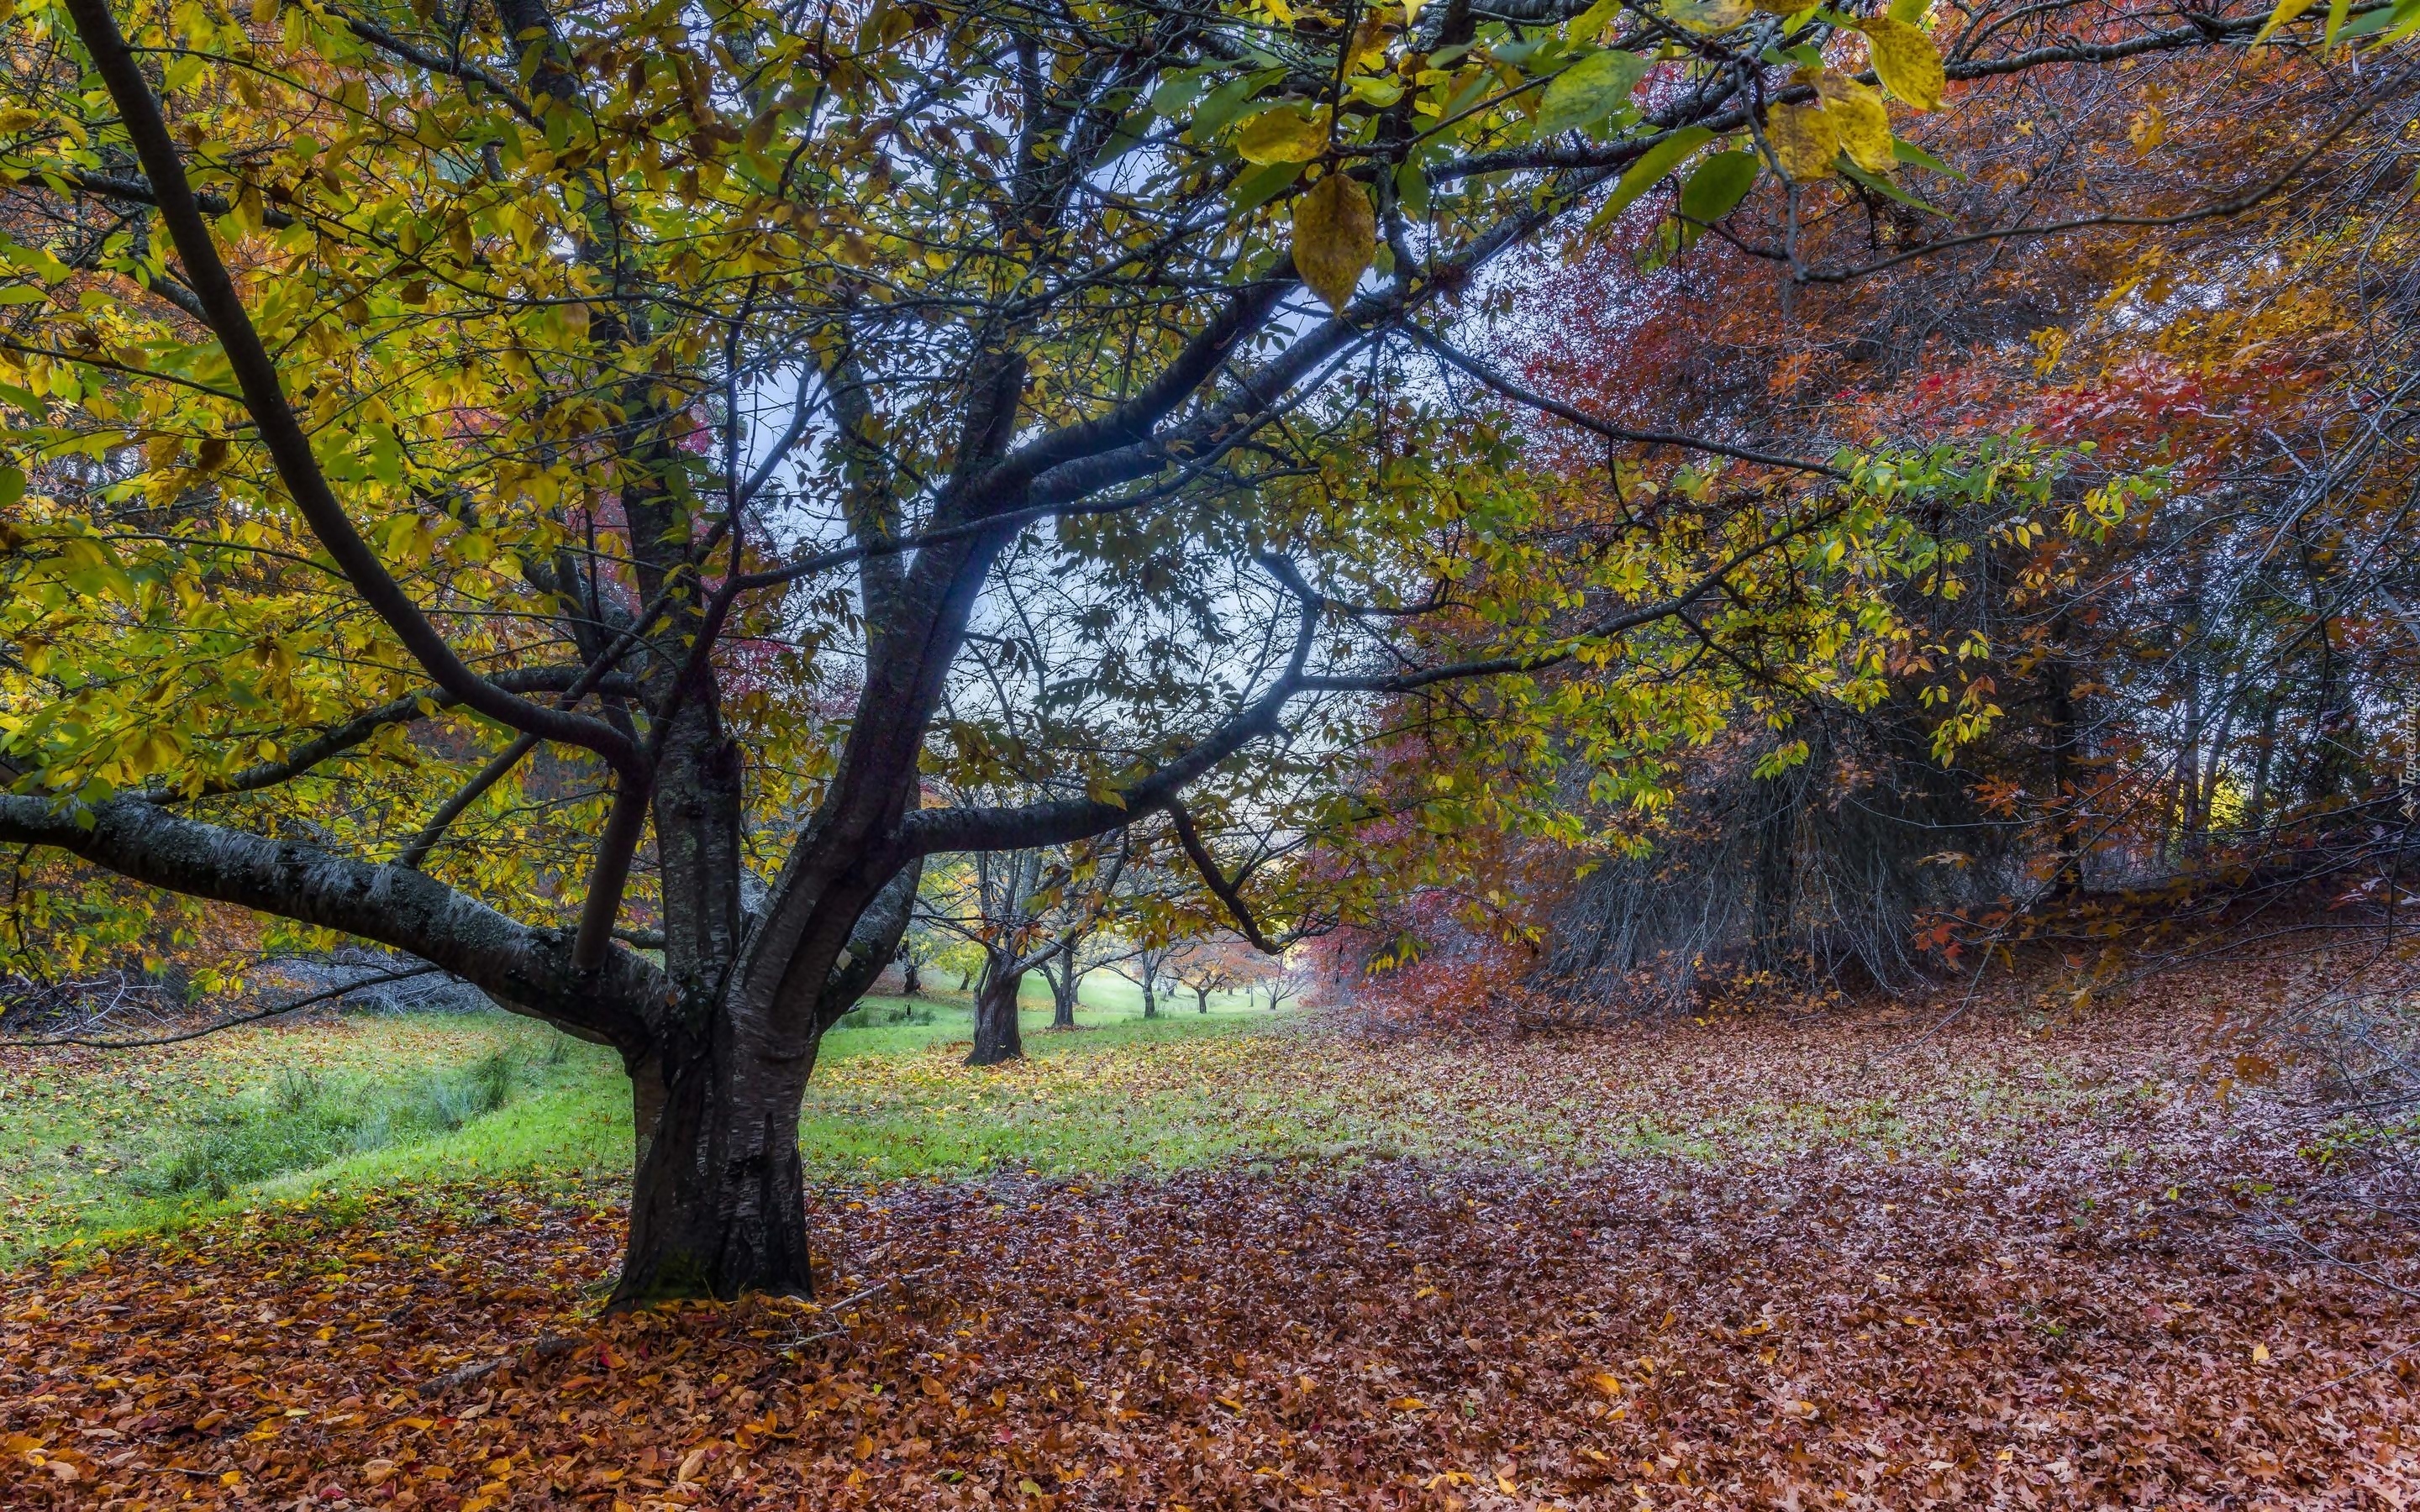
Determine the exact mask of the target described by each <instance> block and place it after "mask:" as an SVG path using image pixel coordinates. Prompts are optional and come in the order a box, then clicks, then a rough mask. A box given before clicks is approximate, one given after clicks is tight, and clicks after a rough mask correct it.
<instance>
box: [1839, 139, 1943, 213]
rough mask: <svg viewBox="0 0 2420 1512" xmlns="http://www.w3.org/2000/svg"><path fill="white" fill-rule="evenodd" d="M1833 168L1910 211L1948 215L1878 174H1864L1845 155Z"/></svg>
mask: <svg viewBox="0 0 2420 1512" xmlns="http://www.w3.org/2000/svg"><path fill="white" fill-rule="evenodd" d="M1833 166H1834V167H1836V168H1838V169H1839V170H1840V172H1841V173H1842V174H1844V175H1846V176H1847V177H1849V178H1851V179H1853V180H1854V181H1855V182H1857V183H1860V184H1863V185H1864V186H1865V187H1866V188H1868V189H1870V190H1872V191H1873V192H1874V193H1877V194H1880V195H1882V196H1883V197H1884V198H1885V199H1895V200H1897V201H1899V202H1900V204H1902V205H1905V206H1907V207H1909V208H1912V209H1919V210H1922V211H1923V212H1924V213H1925V214H1927V215H1940V216H1947V214H1948V213H1949V212H1948V211H1947V210H1945V209H1941V208H1938V207H1935V206H1931V205H1927V204H1926V203H1925V202H1924V201H1922V200H1920V199H1918V198H1916V196H1915V195H1914V194H1911V193H1908V192H1907V191H1906V190H1904V189H1901V188H1900V187H1899V185H1897V184H1894V183H1892V182H1891V181H1890V180H1889V179H1887V178H1885V177H1883V176H1882V175H1880V174H1875V173H1868V172H1866V170H1864V169H1863V168H1860V167H1858V166H1857V165H1856V164H1855V163H1854V162H1850V161H1849V160H1848V158H1847V156H1846V155H1845V154H1844V155H1843V156H1842V157H1841V159H1840V161H1839V162H1836V163H1834V164H1833Z"/></svg>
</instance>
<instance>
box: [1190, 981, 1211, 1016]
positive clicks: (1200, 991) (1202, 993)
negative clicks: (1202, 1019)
mask: <svg viewBox="0 0 2420 1512" xmlns="http://www.w3.org/2000/svg"><path fill="white" fill-rule="evenodd" d="M1193 1011H1195V1012H1196V1013H1207V1012H1209V1011H1210V989H1209V988H1207V987H1196V988H1194V989H1193Z"/></svg>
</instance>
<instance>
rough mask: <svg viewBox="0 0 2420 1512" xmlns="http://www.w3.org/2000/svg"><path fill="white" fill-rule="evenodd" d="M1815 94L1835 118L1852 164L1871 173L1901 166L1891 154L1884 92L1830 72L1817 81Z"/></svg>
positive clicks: (1828, 113)
mask: <svg viewBox="0 0 2420 1512" xmlns="http://www.w3.org/2000/svg"><path fill="white" fill-rule="evenodd" d="M1815 92H1816V93H1817V94H1819V95H1821V96H1823V114H1824V115H1826V116H1831V117H1832V127H1833V130H1834V131H1837V132H1838V133H1839V137H1840V150H1841V151H1843V152H1846V153H1847V154H1848V155H1849V161H1850V162H1854V163H1855V164H1856V165H1857V166H1858V167H1860V168H1863V169H1864V170H1866V172H1868V173H1888V172H1890V171H1891V170H1892V169H1893V168H1896V167H1897V166H1899V159H1898V157H1897V156H1896V155H1894V154H1893V153H1892V151H1891V131H1890V111H1889V110H1888V109H1887V108H1885V106H1884V104H1883V97H1882V91H1880V90H1878V89H1869V88H1867V87H1866V86H1865V85H1861V84H1859V83H1858V82H1857V81H1856V80H1854V79H1852V78H1849V77H1847V76H1845V75H1842V74H1838V73H1832V72H1829V71H1826V72H1825V73H1824V74H1823V75H1822V76H1821V77H1820V78H1818V79H1817V80H1816V81H1815Z"/></svg>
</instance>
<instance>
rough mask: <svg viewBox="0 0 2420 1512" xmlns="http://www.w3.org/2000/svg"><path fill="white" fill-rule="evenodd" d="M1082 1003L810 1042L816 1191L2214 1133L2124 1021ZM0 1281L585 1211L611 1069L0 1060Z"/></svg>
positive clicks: (1700, 1159) (447, 1051) (2071, 1146)
mask: <svg viewBox="0 0 2420 1512" xmlns="http://www.w3.org/2000/svg"><path fill="white" fill-rule="evenodd" d="M1096 985H1097V988H1098V997H1097V1000H1089V1001H1088V1002H1087V1004H1086V1006H1085V1008H1084V1009H1083V1011H1081V1013H1080V1016H1079V1027H1078V1029H1077V1030H1076V1031H1075V1032H1072V1033H1061V1032H1053V1031H1051V1030H1050V1029H1049V1028H1048V1027H1047V1025H1048V1018H1049V1011H1048V1005H1047V997H1045V996H1043V995H1036V996H1035V997H1034V998H1033V999H1031V1000H1029V1002H1028V1004H1027V1011H1026V1022H1025V1028H1026V1033H1027V1049H1028V1052H1029V1058H1028V1059H1027V1060H1025V1061H1023V1062H1021V1063H1017V1064H1014V1065H1010V1066H1006V1067H1001V1068H995V1069H991V1070H976V1069H973V1068H970V1067H967V1066H965V1065H963V1064H962V1063H961V1059H962V1056H963V1053H964V1052H963V1046H964V1045H965V1043H966V1042H967V1041H968V1040H969V1038H970V1033H971V1023H970V1014H969V1012H968V1011H967V1009H966V1008H965V1007H964V1006H963V1005H961V1004H958V1003H954V1002H950V1001H946V1000H939V999H916V1000H912V1001H911V1000H906V999H877V1000H875V1001H873V1002H870V1003H869V1004H868V1005H867V1006H866V1007H865V1008H864V1009H862V1010H861V1011H860V1012H859V1013H857V1014H854V1015H852V1017H851V1019H850V1020H848V1021H845V1023H844V1026H841V1027H838V1028H836V1029H834V1030H833V1031H832V1032H831V1034H830V1036H829V1037H828V1038H827V1040H826V1041H825V1046H824V1050H823V1055H822V1059H821V1063H820V1064H819V1065H818V1066H817V1068H816V1071H815V1074H814V1081H813V1083H812V1084H811V1086H810V1088H809V1090H808V1094H807V1101H806V1106H805V1108H804V1111H803V1117H802V1119H801V1124H800V1134H799V1138H800V1145H801V1148H802V1149H803V1151H804V1153H805V1156H806V1160H807V1164H808V1167H809V1170H810V1172H811V1173H812V1177H813V1179H814V1180H817V1181H819V1182H823V1183H827V1184H830V1183H834V1182H846V1183H854V1182H869V1183H871V1182H881V1181H891V1180H901V1179H912V1178H937V1179H952V1178H962V1177H980V1176H985V1175H989V1174H993V1173H1001V1172H1008V1173H1015V1174H1020V1175H1022V1174H1028V1173H1031V1174H1033V1175H1038V1176H1044V1177H1063V1176H1073V1175H1100V1176H1118V1175H1123V1174H1126V1173H1130V1172H1169V1171H1175V1170H1183V1169H1188V1168H1199V1167H1202V1166H1207V1165H1221V1164H1233V1165H1238V1166H1241V1167H1244V1168H1247V1169H1249V1170H1250V1171H1251V1172H1253V1173H1256V1174H1266V1173H1269V1172H1271V1171H1274V1170H1277V1169H1279V1168H1280V1167H1288V1166H1295V1167H1299V1168H1302V1169H1306V1170H1320V1171H1348V1170H1351V1169H1353V1168H1356V1167H1357V1166H1360V1165H1364V1164H1365V1163H1367V1162H1370V1161H1391V1160H1401V1159H1408V1160H1413V1161H1418V1162H1422V1163H1429V1164H1433V1165H1463V1164H1477V1165H1499V1166H1502V1165H1521V1166H1527V1167H1530V1168H1543V1167H1552V1168H1558V1169H1564V1170H1581V1169H1587V1168H1591V1167H1598V1166H1603V1165H1606V1164H1607V1163H1618V1162H1622V1161H1628V1160H1633V1159H1637V1158H1641V1157H1646V1158H1667V1157H1670V1158H1678V1159H1680V1160H1683V1161H1685V1162H1689V1163H1693V1164H1708V1163H1713V1164H1721V1165H1741V1164H1743V1163H1745V1165H1761V1164H1772V1163H1786V1162H1790V1161H1793V1160H1799V1159H1803V1158H1805V1157H1808V1156H1817V1157H1821V1156H1823V1155H1824V1154H1825V1152H1827V1151H1829V1152H1849V1153H1852V1154H1854V1158H1856V1159H1858V1160H1873V1159H1880V1160H1882V1161H1885V1162H1891V1161H1900V1160H1907V1159H1911V1158H1914V1159H1918V1160H1924V1161H1935V1162H1943V1163H1947V1164H1951V1165H1955V1164H1958V1163H1960V1162H1962V1161H1965V1160H1970V1159H1975V1158H1978V1157H1979V1158H1982V1159H1986V1160H1992V1159H1999V1158H2004V1157H2006V1156H2007V1155H2009V1153H2011V1152H2015V1151H2020V1150H2022V1151H2024V1155H2025V1159H2026V1160H2027V1161H2028V1162H2030V1163H2032V1164H2033V1165H2035V1166H2036V1168H2038V1169H2039V1168H2040V1165H2041V1162H2042V1161H2043V1159H2044V1156H2045V1154H2046V1152H2049V1151H2056V1152H2057V1154H2058V1155H2059V1156H2060V1157H2061V1158H2062V1159H2063V1160H2065V1161H2069V1162H2072V1163H2074V1164H2075V1165H2077V1173H2076V1174H2077V1176H2078V1178H2079V1179H2083V1178H2085V1177H2086V1176H2087V1175H2090V1174H2092V1173H2094V1172H2097V1170H2098V1169H2099V1168H2100V1167H2101V1166H2103V1165H2108V1164H2109V1163H2111V1162H2123V1163H2127V1164H2130V1165H2140V1164H2141V1163H2143V1162H2145V1161H2146V1160H2148V1161H2149V1162H2150V1163H2151V1165H2164V1164H2165V1155H2166V1152H2167V1151H2170V1150H2184V1149H2195V1148H2198V1147H2199V1145H2200V1143H2201V1142H2202V1140H2203V1139H2204V1138H2205V1137H2207V1136H2208V1135H2209V1134H2211V1133H2212V1132H2213V1129H2214V1122H2224V1121H2225V1115H2223V1114H2222V1113H2220V1112H2218V1111H2216V1110H2214V1109H2213V1107H2212V1105H2211V1103H2209V1102H2208V1100H2207V1099H2201V1098H2196V1097H2194V1096H2191V1095H2189V1093H2188V1092H2187V1086H2188V1083H2189V1081H2190V1076H2191V1072H2190V1068H2189V1065H2188V1064H2187V1063H2186V1061H2185V1060H2183V1059H2182V1058H2180V1054H2179V1052H2180V1046H2179V1045H2177V1044H2174V1043H2170V1042H2168V1040H2169V1038H2170V1037H2169V1035H2168V1033H2167V1031H2166V1030H2164V1029H2162V1028H2160V1027H2159V1026H2158V1025H2157V1024H2156V1022H2155V1021H2153V1020H2150V1019H2147V1018H2141V1017H2130V1018H2127V1019H2124V1020H2122V1021H2113V1022H2110V1023H2107V1024H2102V1025H2100V1026H2094V1025H2088V1024H2086V1025H2078V1026H2072V1027H2071V1028H2067V1029H2062V1030H2060V1031H2059V1032H2058V1033H2056V1034H2055V1035H2053V1034H2050V1033H2047V1032H2045V1033H2044V1034H2042V1035H2040V1036H2037V1035H2035V1034H2033V1033H2031V1032H2029V1031H2025V1030H2023V1029H2014V1028H2011V1027H2009V1026H1996V1027H1992V1028H1989V1029H1981V1028H1975V1029H1968V1028H1963V1027H1962V1029H1961V1030H1960V1031H1959V1032H1957V1033H1953V1034H1950V1035H1947V1036H1944V1037H1941V1038H1939V1039H1937V1040H1933V1039H1926V1038H1924V1037H1922V1036H1921V1035H1919V1034H1916V1033H1915V1032H1913V1030H1912V1028H1911V1026H1908V1025H1905V1024H1901V1025H1899V1026H1891V1025H1887V1024H1878V1023H1865V1024H1843V1025H1839V1026H1828V1027H1815V1028H1810V1029H1806V1030H1797V1029H1789V1028H1784V1027H1780V1026H1772V1025H1764V1026H1759V1027H1758V1028H1757V1029H1756V1030H1755V1031H1754V1032H1752V1033H1747V1034H1743V1033H1742V1030H1741V1026H1730V1025H1723V1024H1713V1025H1699V1026H1691V1025H1685V1024H1683V1025H1679V1026H1671V1027H1669V1028H1668V1029H1663V1030H1658V1031H1656V1032H1654V1033H1652V1034H1635V1033H1625V1032H1610V1033H1599V1034H1592V1035H1581V1036H1541V1037H1533V1038H1528V1039H1519V1040H1501V1039H1470V1040H1463V1039H1457V1038H1454V1037H1451V1036H1445V1035H1432V1036H1425V1037H1421V1038H1418V1039H1412V1040H1402V1041H1390V1040H1386V1039H1373V1038H1370V1037H1366V1036H1362V1035H1357V1034H1352V1033H1347V1032H1341V1031H1340V1029H1339V1027H1338V1026H1336V1025H1335V1024H1334V1023H1333V1022H1332V1021H1329V1020H1327V1019H1326V1018H1325V1017H1323V1016H1322V1015H1319V1014H1315V1013H1305V1012H1301V1011H1284V1012H1280V1013H1271V1012H1269V1011H1267V1010H1265V1009H1264V1008H1249V1007H1247V1006H1246V1005H1245V1004H1244V1003H1243V1001H1242V1000H1241V999H1240V998H1238V999H1233V1000H1229V1001H1223V1002H1216V1003H1214V1006H1213V1011H1211V1012H1210V1013H1208V1014H1200V1013H1196V1012H1194V1011H1191V1009H1190V1006H1189V1002H1188V1004H1187V1008H1186V1009H1185V1010H1184V1011H1175V1012H1170V1013H1167V1014H1165V1015H1164V1016H1162V1017H1160V1018H1158V1019H1156V1020H1149V1021H1146V1020H1144V1019H1143V1018H1142V1017H1141V1016H1140V1004H1139V1000H1138V995H1135V994H1134V993H1133V991H1132V989H1131V988H1128V987H1127V986H1126V985H1125V983H1122V982H1115V981H1108V980H1105V981H1102V982H1099V983H1098V984H1096ZM0 1074H4V1075H5V1078H6V1079H5V1080H4V1081H0V1088H5V1091H0V1263H5V1262H7V1261H8V1260H10V1259H15V1258H19V1257H23V1256H24V1255H26V1254H28V1253H30V1252H33V1251H36V1250H39V1249H43V1248H47V1247H50V1246H53V1245H55V1244H58V1243H60V1242H75V1241H77V1240H78V1239H80V1238H82V1237H85V1236H88V1235H91V1234H94V1233H96V1232H103V1231H115V1230H127V1229H133V1230H147V1229H157V1228H162V1227H178V1226H181V1225H182V1224H183V1223H185V1222H187V1221H189V1220H190V1219H192V1218H194V1217H195V1216H197V1215H206V1214H209V1213H213V1212H218V1211H225V1210H226V1209H228V1208H230V1207H245V1206H252V1205H256V1204H258V1203H261V1202H265V1201H279V1200H284V1201H291V1200H295V1199H301V1198H315V1199H318V1200H330V1199H341V1198H343V1197H345V1196H348V1195H349V1194H360V1193H365V1192H368V1191H371V1190H374V1189H379V1188H383V1187H391V1186H420V1185H427V1186H440V1185H448V1184H459V1183H461V1182H463V1181H465V1180H468V1181H470V1182H472V1183H473V1184H476V1183H477V1182H479V1181H481V1180H490V1179H509V1180H511V1181H513V1182H515V1183H517V1184H520V1185H528V1184H531V1183H535V1184H538V1185H541V1186H547V1185H560V1186H564V1187H581V1188H584V1189H586V1190H588V1191H591V1192H596V1193H599V1194H609V1193H610V1192H611V1189H612V1187H613V1183H614V1182H616V1181H617V1180H621V1179H623V1178H624V1177H626V1176H627V1174H628V1165H629V1160H630V1144H631V1139H630V1124H629V1111H628V1103H627V1101H626V1100H627V1097H628V1091H627V1084H626V1083H625V1082H624V1080H623V1078H622V1075H621V1072H620V1068H619V1066H618V1065H617V1064H616V1063H615V1061H614V1059H613V1057H612V1056H611V1054H610V1053H608V1052H605V1051H603V1050H601V1049H599V1048H598V1047H596V1046H593V1045H588V1044H584V1043H582V1042H580V1041H573V1040H570V1039H567V1038H566V1037H564V1036H562V1035H558V1034H556V1033H554V1032H553V1031H552V1030H551V1029H549V1028H546V1027H545V1026H541V1025H536V1024H534V1023H531V1022H529V1021H526V1020H521V1019H516V1018H513V1017H510V1016H508V1015H505V1014H502V1013H492V1014H462V1015H450V1016H437V1015H423V1016H396V1017H378V1016H355V1017H345V1018H338V1019H334V1020H332V1021H322V1022H318V1023H312V1024H302V1025H293V1026H281V1027H270V1026H261V1027H257V1028H251V1029H245V1030H238V1031H234V1032H231V1033H229V1034H226V1035H222V1036H217V1037H214V1038H211V1039H208V1040H204V1041H196V1042H194V1043H192V1044H188V1045H180V1046H177V1047H174V1048H171V1049H163V1050H156V1051H145V1052H138V1053H131V1054H118V1055H105V1054H96V1053H91V1052H71V1053H65V1054H62V1053H57V1052H50V1053H37V1052H23V1051H18V1052H0ZM2120 1127H2124V1128H2126V1129H2127V1130H2128V1131H2129V1133H2128V1134H2127V1135H2126V1137H2124V1138H2121V1139H2115V1140H2113V1138H2112V1134H2113V1131H2114V1130H2116V1129H2118V1128H2120ZM2239 1132H2242V1131H2239Z"/></svg>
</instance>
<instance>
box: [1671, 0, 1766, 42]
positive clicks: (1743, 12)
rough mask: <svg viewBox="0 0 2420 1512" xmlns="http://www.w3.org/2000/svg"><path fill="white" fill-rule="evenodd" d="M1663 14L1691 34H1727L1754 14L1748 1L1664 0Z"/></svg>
mask: <svg viewBox="0 0 2420 1512" xmlns="http://www.w3.org/2000/svg"><path fill="white" fill-rule="evenodd" d="M1664 14H1665V15H1667V16H1668V17H1670V18H1671V19H1672V20H1674V21H1676V22H1678V23H1681V24H1682V25H1683V26H1686V27H1687V28H1688V29H1689V30H1691V31H1693V32H1703V33H1706V34H1708V35H1712V34H1714V33H1716V32H1727V31H1730V29H1731V28H1733V27H1734V26H1738V25H1740V24H1742V23H1745V21H1746V20H1747V19H1748V18H1749V17H1750V16H1753V15H1755V14H1756V7H1755V6H1753V5H1751V4H1749V0H1664Z"/></svg>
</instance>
